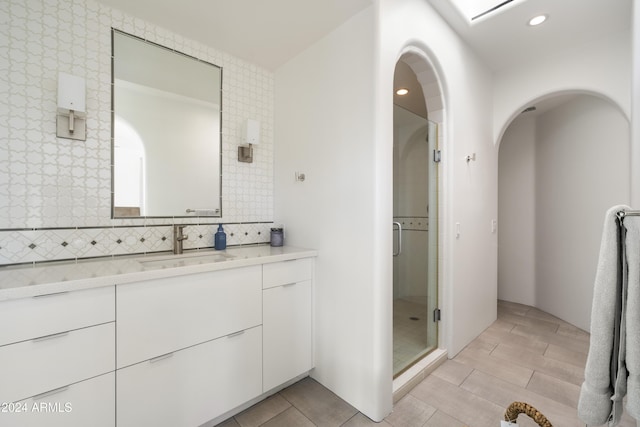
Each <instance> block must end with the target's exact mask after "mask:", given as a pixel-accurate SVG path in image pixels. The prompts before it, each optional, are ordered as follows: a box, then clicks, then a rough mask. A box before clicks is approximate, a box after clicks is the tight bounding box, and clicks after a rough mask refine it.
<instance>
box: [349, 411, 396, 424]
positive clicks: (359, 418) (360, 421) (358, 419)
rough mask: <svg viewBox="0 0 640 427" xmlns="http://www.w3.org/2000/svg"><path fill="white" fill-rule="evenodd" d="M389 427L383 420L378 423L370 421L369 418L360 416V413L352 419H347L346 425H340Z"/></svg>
mask: <svg viewBox="0 0 640 427" xmlns="http://www.w3.org/2000/svg"><path fill="white" fill-rule="evenodd" d="M374 426H378V427H391V424H389V423H387V422H386V421H385V420H382V421H381V422H379V423H376V422H373V421H371V420H370V419H369V418H367V417H365V416H364V415H362V414H361V413H360V412H358V413H357V414H355V415H354V416H353V417H351V418H350V419H349V421H347V422H346V423H344V424H342V427H374Z"/></svg>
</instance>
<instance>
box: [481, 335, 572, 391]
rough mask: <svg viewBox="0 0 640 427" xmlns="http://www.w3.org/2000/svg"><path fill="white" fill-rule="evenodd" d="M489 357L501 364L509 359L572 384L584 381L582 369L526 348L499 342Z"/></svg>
mask: <svg viewBox="0 0 640 427" xmlns="http://www.w3.org/2000/svg"><path fill="white" fill-rule="evenodd" d="M491 357H494V358H496V359H501V360H502V362H501V363H502V364H503V365H504V361H510V362H512V364H513V365H516V366H522V367H524V368H528V369H531V370H534V371H538V372H542V373H543V374H547V375H551V376H553V377H555V378H558V379H560V380H564V381H567V382H570V383H572V384H576V385H581V384H582V383H583V381H584V369H582V368H579V367H578V366H575V365H572V364H570V363H566V362H562V361H559V360H555V359H550V358H548V357H544V356H542V355H539V354H533V353H531V352H529V351H527V350H526V349H519V348H516V347H510V346H507V345H503V344H499V345H498V346H497V347H496V348H495V350H493V352H491Z"/></svg>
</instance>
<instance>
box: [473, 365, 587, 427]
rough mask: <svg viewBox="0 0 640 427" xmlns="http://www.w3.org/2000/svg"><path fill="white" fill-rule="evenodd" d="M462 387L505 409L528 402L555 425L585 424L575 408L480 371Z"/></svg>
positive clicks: (570, 426) (579, 426)
mask: <svg viewBox="0 0 640 427" xmlns="http://www.w3.org/2000/svg"><path fill="white" fill-rule="evenodd" d="M461 388H463V389H464V390H467V391H468V392H470V393H472V394H474V395H480V396H482V397H483V398H485V399H487V400H489V401H491V402H493V403H495V404H497V405H499V406H500V407H502V408H504V409H506V408H507V407H508V406H509V405H510V404H511V403H513V402H526V403H528V404H530V405H533V406H534V407H535V408H536V409H538V410H539V411H540V412H542V413H543V414H544V415H545V416H546V417H547V418H548V419H549V421H550V422H551V423H552V424H553V425H554V426H559V427H574V426H575V427H583V426H584V423H582V424H581V422H580V420H579V419H578V416H577V411H576V409H575V408H572V407H569V406H567V405H563V404H561V403H559V402H556V401H555V400H553V399H549V398H547V397H545V396H541V395H539V394H537V393H534V392H533V391H531V390H527V389H525V388H522V387H519V386H516V385H513V384H511V383H508V382H506V381H503V380H501V379H499V378H495V377H493V376H491V375H487V374H485V373H482V372H479V371H474V372H473V373H472V374H471V375H469V378H467V379H466V380H465V381H464V383H462V386H461ZM503 412H504V411H503ZM523 417H526V415H524V416H523ZM519 418H520V417H519ZM501 419H502V418H501ZM523 425H524V424H523Z"/></svg>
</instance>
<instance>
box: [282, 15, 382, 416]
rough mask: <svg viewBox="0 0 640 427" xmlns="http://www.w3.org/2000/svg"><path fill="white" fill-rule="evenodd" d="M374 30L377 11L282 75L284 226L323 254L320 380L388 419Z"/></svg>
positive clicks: (318, 296) (318, 292)
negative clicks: (378, 257)
mask: <svg viewBox="0 0 640 427" xmlns="http://www.w3.org/2000/svg"><path fill="white" fill-rule="evenodd" d="M374 24H375V20H374V9H373V7H370V8H368V9H366V10H364V11H363V12H360V13H359V14H357V15H356V16H354V17H353V18H351V19H350V20H349V21H347V22H346V23H344V24H343V25H342V26H340V27H339V28H337V29H336V30H334V31H333V32H332V33H330V34H329V35H327V36H326V37H325V38H323V39H322V40H320V41H319V42H317V43H316V44H314V45H312V46H311V47H309V48H308V49H307V50H305V51H304V52H302V53H301V54H300V55H298V56H297V57H295V58H293V59H292V60H291V61H289V62H288V63H287V64H285V65H283V66H282V67H281V68H279V69H278V70H276V73H275V97H276V102H275V115H276V128H275V135H276V140H277V144H276V152H275V170H276V175H275V193H276V203H275V222H282V223H283V224H284V226H285V233H286V240H287V244H290V245H301V246H310V247H313V248H315V249H317V250H318V251H319V256H318V258H317V263H316V282H315V295H314V298H315V333H316V335H315V337H316V339H315V364H316V369H315V371H314V373H313V376H314V377H315V378H316V379H318V380H319V381H320V382H321V383H322V384H323V385H325V386H326V387H328V388H329V389H331V390H332V391H334V392H335V393H336V394H338V395H339V396H340V397H342V398H343V399H345V400H347V401H348V402H349V403H351V404H352V405H353V406H355V407H356V408H358V409H359V410H360V411H362V412H363V413H365V414H366V415H368V416H369V417H371V418H373V419H377V420H380V419H382V418H383V417H384V416H385V415H386V414H387V413H388V412H389V411H390V410H391V380H392V371H391V367H392V361H391V349H392V343H391V334H390V328H391V322H390V319H391V311H390V305H391V277H390V274H389V275H388V276H387V280H385V281H382V280H380V278H378V277H377V276H376V274H377V269H376V263H375V251H376V250H377V246H376V241H377V239H378V238H379V236H380V234H381V233H385V232H387V231H388V233H389V237H390V235H391V220H390V218H391V214H390V208H389V220H388V222H387V224H386V227H385V229H384V230H380V229H378V228H377V227H376V226H375V223H374V218H375V212H376V210H377V209H378V205H377V200H376V188H375V186H374V183H375V176H376V169H375V163H374V155H375V153H374V150H373V148H374V145H373V141H374V135H373V132H374V126H373V118H374V117H373V107H372V97H373V93H374V82H373V76H374V73H373V72H372V70H374V67H375V63H374V44H373V42H374V40H375V36H374V30H375V28H374ZM390 117H391V116H390ZM389 161H391V156H390V157H389ZM296 171H298V172H304V173H305V175H306V180H305V181H304V182H296V181H295V180H294V174H295V172H296ZM389 181H390V179H389ZM388 203H389V206H390V205H391V194H389V200H388ZM386 253H387V254H388V258H389V260H388V263H390V262H391V248H390V246H388V247H387V248H386ZM389 271H390V270H389ZM382 286H388V290H387V289H385V288H383V287H382ZM383 298H385V299H384V300H383ZM387 319H389V321H387Z"/></svg>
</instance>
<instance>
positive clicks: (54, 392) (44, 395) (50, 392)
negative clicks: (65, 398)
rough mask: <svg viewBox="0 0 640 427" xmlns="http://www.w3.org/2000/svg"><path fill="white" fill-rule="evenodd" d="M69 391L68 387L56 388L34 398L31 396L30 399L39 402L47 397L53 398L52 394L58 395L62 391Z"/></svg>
mask: <svg viewBox="0 0 640 427" xmlns="http://www.w3.org/2000/svg"><path fill="white" fill-rule="evenodd" d="M68 389H69V386H68V385H67V386H64V387H60V388H56V389H54V390H49V391H45V392H44V393H40V394H38V395H36V396H33V397H32V399H33V400H40V399H44V398H45V397H49V396H53V395H54V394H58V393H62V392H63V391H66V390H68Z"/></svg>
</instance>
